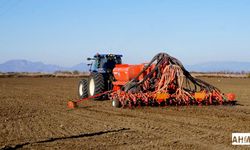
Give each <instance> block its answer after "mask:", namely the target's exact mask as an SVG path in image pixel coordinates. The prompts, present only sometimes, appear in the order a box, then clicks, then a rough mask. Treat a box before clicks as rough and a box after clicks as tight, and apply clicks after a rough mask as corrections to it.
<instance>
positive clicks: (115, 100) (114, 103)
mask: <svg viewBox="0 0 250 150" xmlns="http://www.w3.org/2000/svg"><path fill="white" fill-rule="evenodd" d="M112 106H113V107H116V108H119V107H121V102H120V101H119V100H118V99H113V100H112Z"/></svg>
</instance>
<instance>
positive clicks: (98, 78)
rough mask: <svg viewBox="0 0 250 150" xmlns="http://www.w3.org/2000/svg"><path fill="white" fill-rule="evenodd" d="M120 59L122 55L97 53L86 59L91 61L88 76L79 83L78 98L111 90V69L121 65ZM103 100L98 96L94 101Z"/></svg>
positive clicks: (112, 78) (112, 77) (112, 79)
mask: <svg viewBox="0 0 250 150" xmlns="http://www.w3.org/2000/svg"><path fill="white" fill-rule="evenodd" d="M121 58H122V55H115V54H98V53H97V54H96V55H94V57H93V58H88V59H87V60H88V61H92V62H91V63H90V64H89V66H90V69H89V72H90V76H89V77H88V79H82V80H81V81H80V82H79V85H78V93H79V97H80V98H81V99H82V98H86V97H89V96H94V95H97V94H100V93H103V92H105V91H109V90H112V88H113V85H112V82H113V81H114V76H113V69H114V68H115V65H116V64H122V59H121ZM103 98H104V97H103V96H100V97H97V98H95V99H96V100H101V99H103Z"/></svg>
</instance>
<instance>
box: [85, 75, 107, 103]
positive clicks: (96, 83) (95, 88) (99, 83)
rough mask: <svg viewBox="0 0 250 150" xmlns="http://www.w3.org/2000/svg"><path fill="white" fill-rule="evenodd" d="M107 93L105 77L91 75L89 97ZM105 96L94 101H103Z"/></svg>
mask: <svg viewBox="0 0 250 150" xmlns="http://www.w3.org/2000/svg"><path fill="white" fill-rule="evenodd" d="M104 91H105V81H104V77H103V75H102V74H100V73H91V75H90V77H89V81H88V95H89V96H94V95H97V94H101V93H103V92H104ZM102 98H103V96H98V97H96V98H93V99H94V100H101V99H102Z"/></svg>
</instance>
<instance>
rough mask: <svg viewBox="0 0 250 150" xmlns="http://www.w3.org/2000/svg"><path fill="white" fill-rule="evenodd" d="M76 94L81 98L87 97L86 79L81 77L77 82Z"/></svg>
mask: <svg viewBox="0 0 250 150" xmlns="http://www.w3.org/2000/svg"><path fill="white" fill-rule="evenodd" d="M78 95H79V97H80V98H81V99H83V98H86V97H88V81H87V80H86V79H82V80H81V81H80V82H79V84H78Z"/></svg>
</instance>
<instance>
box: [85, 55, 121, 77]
mask: <svg viewBox="0 0 250 150" xmlns="http://www.w3.org/2000/svg"><path fill="white" fill-rule="evenodd" d="M121 57H122V55H114V54H98V53H97V54H96V55H94V57H93V58H88V59H87V60H93V62H92V63H91V64H90V69H89V71H90V72H98V73H102V74H103V73H112V70H113V69H114V68H115V65H116V64H121V63H122V59H121Z"/></svg>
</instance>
